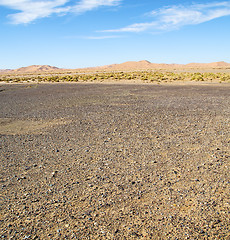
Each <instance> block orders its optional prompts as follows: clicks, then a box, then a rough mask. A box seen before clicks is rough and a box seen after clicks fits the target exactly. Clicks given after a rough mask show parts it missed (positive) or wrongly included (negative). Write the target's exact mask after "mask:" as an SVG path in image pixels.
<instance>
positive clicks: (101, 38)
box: [83, 35, 121, 40]
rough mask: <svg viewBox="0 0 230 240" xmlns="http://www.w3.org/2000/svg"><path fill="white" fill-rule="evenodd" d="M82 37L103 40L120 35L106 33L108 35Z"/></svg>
mask: <svg viewBox="0 0 230 240" xmlns="http://www.w3.org/2000/svg"><path fill="white" fill-rule="evenodd" d="M83 38H84V39H89V40H104V39H113V38H121V36H117V35H111V36H110V35H108V36H88V37H83Z"/></svg>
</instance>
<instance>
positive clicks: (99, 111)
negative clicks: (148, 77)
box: [0, 83, 230, 239]
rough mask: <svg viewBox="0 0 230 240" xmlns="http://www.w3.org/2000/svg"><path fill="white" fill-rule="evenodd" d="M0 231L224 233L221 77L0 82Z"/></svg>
mask: <svg viewBox="0 0 230 240" xmlns="http://www.w3.org/2000/svg"><path fill="white" fill-rule="evenodd" d="M0 109H1V111H0V161H1V165H0V194H1V195H0V207H1V209H0V214H1V215H0V237H1V238H2V239H229V238H230V231H229V230H230V228H229V226H230V221H229V216H230V214H229V213H230V208H229V200H230V198H229V192H230V191H229V190H230V189H229V185H230V177H229V172H230V169H229V167H230V162H229V160H230V131H229V129H230V85H229V84H225V85H220V84H202V85H199V84H198V85H192V84H190V85H187V86H186V85H144V84H142V85H138V84H136V85H132V84H108V85H107V84H71V83H68V84H64V83H63V84H31V85H30V84H15V85H14V84H4V85H1V86H0Z"/></svg>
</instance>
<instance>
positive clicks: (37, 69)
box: [13, 65, 61, 73]
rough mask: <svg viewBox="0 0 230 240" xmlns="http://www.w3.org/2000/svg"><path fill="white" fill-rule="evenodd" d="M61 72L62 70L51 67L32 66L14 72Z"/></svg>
mask: <svg viewBox="0 0 230 240" xmlns="http://www.w3.org/2000/svg"><path fill="white" fill-rule="evenodd" d="M58 70H61V69H60V68H57V67H53V66H49V65H31V66H28V67H21V68H18V69H15V70H13V72H15V73H30V72H31V73H34V72H53V71H58Z"/></svg>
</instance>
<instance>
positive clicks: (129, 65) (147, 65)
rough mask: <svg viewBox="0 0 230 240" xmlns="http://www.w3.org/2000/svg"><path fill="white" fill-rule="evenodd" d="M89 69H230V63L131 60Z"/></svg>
mask: <svg viewBox="0 0 230 240" xmlns="http://www.w3.org/2000/svg"><path fill="white" fill-rule="evenodd" d="M86 69H88V70H105V71H107V70H110V71H112V70H123V71H124V70H151V69H169V70H170V69H230V63H226V62H213V63H189V64H174V63H173V64H166V63H151V62H149V61H146V60H143V61H138V62H135V61H129V62H124V63H121V64H111V65H106V66H101V67H93V68H86Z"/></svg>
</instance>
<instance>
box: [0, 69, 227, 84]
mask: <svg viewBox="0 0 230 240" xmlns="http://www.w3.org/2000/svg"><path fill="white" fill-rule="evenodd" d="M0 81H3V82H8V83H22V82H106V81H141V82H144V83H154V82H155V83H161V82H162V83H163V82H176V81H182V82H186V81H195V82H201V81H202V82H203V81H206V82H212V81H217V82H227V83H230V73H200V72H197V73H190V72H179V73H175V72H160V71H133V72H97V73H75V74H71V73H66V74H46V75H41V74H39V75H38V74H36V75H31V74H30V75H2V76H0Z"/></svg>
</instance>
